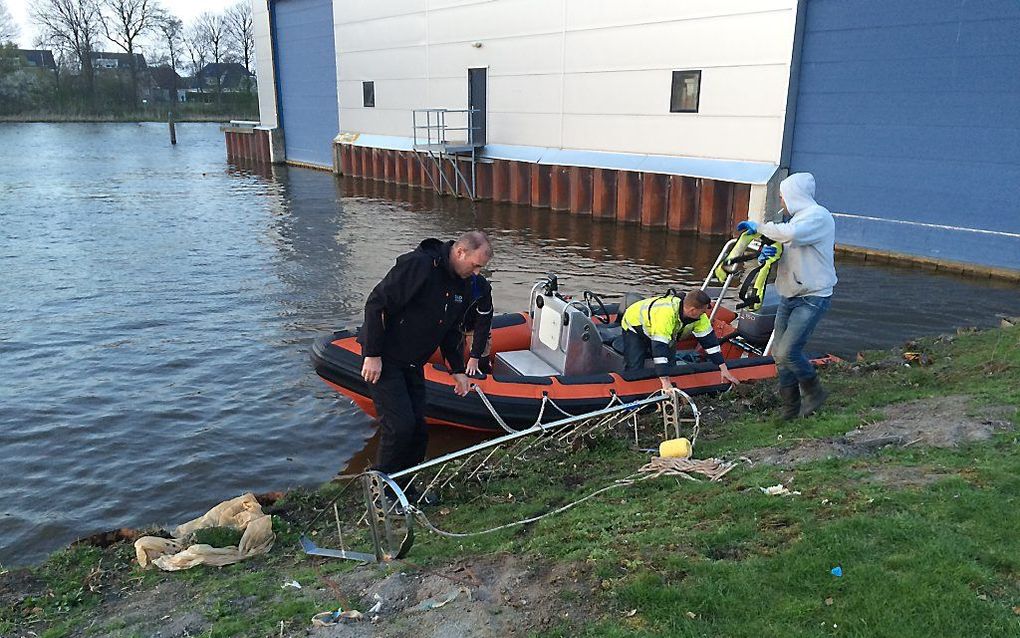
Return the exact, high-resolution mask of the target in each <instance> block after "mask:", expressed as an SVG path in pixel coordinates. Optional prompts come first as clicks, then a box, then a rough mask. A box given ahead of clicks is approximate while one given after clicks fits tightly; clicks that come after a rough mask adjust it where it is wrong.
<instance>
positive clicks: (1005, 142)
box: [790, 0, 1020, 269]
mask: <svg viewBox="0 0 1020 638" xmlns="http://www.w3.org/2000/svg"><path fill="white" fill-rule="evenodd" d="M802 1H806V2H808V5H807V11H806V14H805V25H804V36H803V41H802V59H801V66H800V76H799V86H798V92H797V102H796V117H795V120H794V132H793V142H792V155H791V159H790V169H791V170H792V171H810V172H812V173H814V174H815V177H816V178H817V181H818V199H819V202H821V203H822V204H824V205H826V206H827V207H828V208H830V209H831V210H832V211H833V212H834V213H842V214H840V215H838V217H837V242H839V243H841V244H849V245H857V246H863V247H866V248H874V249H879V250H889V251H895V252H904V253H912V254H918V255H923V256H929V257H936V258H941V259H950V260H955V261H965V262H971V263H975V264H982V265H986V266H995V267H1004V268H1013V269H1020V2H1017V1H1016V0H984V1H982V2H977V3H961V2H959V1H958V0H954V1H949V0H900V1H897V2H889V1H888V0H802ZM869 218H870V219H869ZM885 220H887V221H885Z"/></svg>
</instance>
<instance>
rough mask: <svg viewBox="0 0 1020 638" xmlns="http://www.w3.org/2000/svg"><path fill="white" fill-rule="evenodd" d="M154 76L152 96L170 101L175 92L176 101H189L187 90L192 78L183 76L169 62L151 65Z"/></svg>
mask: <svg viewBox="0 0 1020 638" xmlns="http://www.w3.org/2000/svg"><path fill="white" fill-rule="evenodd" d="M149 76H150V77H151V78H152V98H153V99H154V100H159V101H161V102H169V101H170V95H171V94H174V101H175V102H185V101H187V99H186V98H187V90H188V88H189V87H190V86H191V79H190V78H182V77H181V76H180V75H178V73H177V71H175V70H174V69H173V68H171V67H170V65H169V64H161V65H159V66H153V67H149Z"/></svg>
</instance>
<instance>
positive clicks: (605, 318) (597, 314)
mask: <svg viewBox="0 0 1020 638" xmlns="http://www.w3.org/2000/svg"><path fill="white" fill-rule="evenodd" d="M584 303H585V304H587V305H588V310H590V311H591V317H592V318H598V320H599V321H601V322H602V323H605V324H610V323H612V322H613V321H612V319H610V318H609V310H607V309H606V304H604V303H602V298H601V297H599V296H598V295H596V294H595V293H594V292H592V291H590V290H585V291H584ZM593 303H594V304H598V311H596V309H595V306H594V305H592V304H593Z"/></svg>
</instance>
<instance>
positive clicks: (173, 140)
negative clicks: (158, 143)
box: [166, 108, 177, 146]
mask: <svg viewBox="0 0 1020 638" xmlns="http://www.w3.org/2000/svg"><path fill="white" fill-rule="evenodd" d="M166 123H167V125H169V126H170V144H171V145H173V146H176V145H177V125H176V124H175V123H174V110H173V109H172V108H171V109H167V112H166Z"/></svg>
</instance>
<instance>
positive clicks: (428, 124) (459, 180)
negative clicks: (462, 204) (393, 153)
mask: <svg viewBox="0 0 1020 638" xmlns="http://www.w3.org/2000/svg"><path fill="white" fill-rule="evenodd" d="M479 113H481V111H480V110H479V109H475V108H468V109H414V110H413V111H412V112H411V118H412V122H411V126H412V130H413V133H412V136H413V140H414V146H413V148H414V150H415V151H416V152H415V157H417V158H418V163H419V164H420V165H421V166H422V168H423V169H424V173H425V176H426V178H427V179H428V181H429V183H430V184H432V188H433V189H434V190H435V191H436V192H437V193H440V194H444V193H449V194H451V195H454V196H456V197H460V196H462V195H464V194H466V195H467V196H468V197H469V198H471V199H472V200H473V199H474V198H475V173H476V170H475V169H476V166H477V163H478V149H479V148H481V147H482V146H484V145H485V141H484V139H482V138H484V132H483V131H482V130H481V129H482V127H481V126H479V125H478V120H479V118H478V117H477V116H478V114H479ZM451 136H453V139H451ZM423 155H424V156H426V157H428V160H429V162H430V164H428V165H427V164H426V161H425V159H424V158H423ZM462 158H463V160H467V161H469V162H470V167H469V170H468V171H467V174H465V172H464V171H462V170H461V163H462ZM444 160H448V161H449V166H450V167H452V174H451V175H447V173H446V171H444V170H443V165H444Z"/></svg>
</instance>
